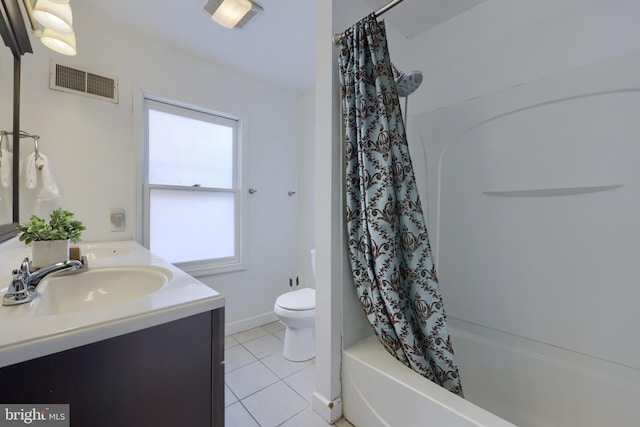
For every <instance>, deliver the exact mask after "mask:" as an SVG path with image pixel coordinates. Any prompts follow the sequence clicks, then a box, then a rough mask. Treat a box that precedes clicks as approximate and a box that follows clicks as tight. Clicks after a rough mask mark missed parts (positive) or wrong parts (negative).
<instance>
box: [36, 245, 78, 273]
mask: <svg viewBox="0 0 640 427" xmlns="http://www.w3.org/2000/svg"><path fill="white" fill-rule="evenodd" d="M31 258H32V267H33V268H34V269H38V268H42V267H47V266H49V265H52V264H56V263H58V262H65V261H69V240H34V241H33V242H31Z"/></svg>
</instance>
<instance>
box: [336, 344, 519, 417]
mask: <svg viewBox="0 0 640 427" xmlns="http://www.w3.org/2000/svg"><path fill="white" fill-rule="evenodd" d="M342 363H343V365H342V398H343V401H344V416H345V418H346V419H347V420H348V421H349V422H350V423H352V424H353V425H355V426H356V427H378V426H384V427H387V426H391V427H395V426H398V427H412V426H416V427H425V426H434V427H479V426H483V427H485V426H486V427H509V426H510V427H513V426H514V424H511V423H509V422H507V421H505V420H503V419H501V418H499V417H497V416H495V415H493V414H491V413H490V412H488V411H486V410H484V409H482V408H480V407H478V406H476V405H474V404H473V403H471V402H469V401H468V400H465V399H462V398H460V397H458V396H456V395H454V394H453V393H450V392H448V391H447V390H445V389H443V388H442V387H440V386H438V385H436V384H434V383H432V382H431V381H428V380H426V379H425V378H424V377H422V376H420V375H419V374H417V373H415V372H413V371H412V370H410V369H409V368H407V367H406V366H405V365H403V364H402V363H401V362H399V361H397V360H396V359H395V358H394V357H393V356H391V355H390V354H389V353H388V352H387V351H386V350H385V349H384V348H383V347H382V345H381V344H380V343H379V342H378V340H377V338H376V337H375V336H371V337H368V338H365V339H364V340H362V341H360V342H358V343H356V344H354V345H352V346H350V347H347V348H345V349H344V351H343V357H342ZM463 380H464V378H463Z"/></svg>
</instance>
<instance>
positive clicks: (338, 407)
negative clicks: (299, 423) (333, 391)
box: [311, 391, 342, 424]
mask: <svg viewBox="0 0 640 427" xmlns="http://www.w3.org/2000/svg"><path fill="white" fill-rule="evenodd" d="M311 407H312V408H313V410H314V411H315V412H316V413H317V414H318V415H320V416H321V417H322V418H324V420H325V421H327V423H329V424H333V423H335V422H336V421H338V420H339V419H340V418H342V398H341V397H340V396H338V397H337V398H335V399H333V400H329V399H327V398H326V397H324V396H323V395H321V394H320V393H318V392H317V391H314V392H313V400H312V402H311Z"/></svg>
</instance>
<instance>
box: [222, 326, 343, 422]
mask: <svg viewBox="0 0 640 427" xmlns="http://www.w3.org/2000/svg"><path fill="white" fill-rule="evenodd" d="M283 341H284V325H283V324H282V323H280V322H274V323H269V324H268V325H264V326H260V327H258V328H253V329H250V330H248V331H244V332H240V333H237V334H235V335H231V336H228V337H226V339H225V408H226V411H225V427H276V426H282V427H326V426H327V423H326V422H325V421H324V420H323V419H322V418H321V417H320V416H319V415H318V414H316V413H315V412H313V410H312V409H311V396H312V393H313V389H314V381H315V372H314V369H315V363H314V359H312V360H309V361H306V362H290V361H289V360H287V359H285V358H284V357H283V356H282V343H283ZM335 425H336V426H342V427H347V426H351V424H349V423H348V422H346V421H344V420H340V421H338V423H336V424H335Z"/></svg>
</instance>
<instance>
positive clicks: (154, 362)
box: [0, 308, 224, 427]
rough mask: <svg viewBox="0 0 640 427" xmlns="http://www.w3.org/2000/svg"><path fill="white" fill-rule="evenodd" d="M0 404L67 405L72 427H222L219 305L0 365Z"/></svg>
mask: <svg viewBox="0 0 640 427" xmlns="http://www.w3.org/2000/svg"><path fill="white" fill-rule="evenodd" d="M0 403H3V404H10V403H16V404H41V403H44V404H47V403H48V404H63V403H67V404H69V405H70V420H71V423H70V424H71V426H72V427H114V426H118V427H125V426H131V427H146V426H149V427H165V426H166V427H183V426H189V427H198V426H202V427H205V426H207V427H209V426H213V427H223V426H224V308H219V309H216V310H214V311H209V312H205V313H201V314H197V315H194V316H191V317H186V318H183V319H179V320H175V321H173V322H170V323H165V324H162V325H158V326H154V327H151V328H148V329H143V330H140V331H136V332H132V333H129V334H126V335H122V336H118V337H114V338H111V339H107V340H104V341H99V342H95V343H92V344H88V345H85V346H82V347H77V348H73V349H70V350H66V351H63V352H60V353H55V354H52V355H49V356H44V357H41V358H38V359H33V360H29V361H25V362H22V363H18V364H15V365H11V366H7V367H5V368H1V369H0Z"/></svg>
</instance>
